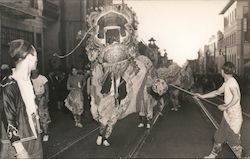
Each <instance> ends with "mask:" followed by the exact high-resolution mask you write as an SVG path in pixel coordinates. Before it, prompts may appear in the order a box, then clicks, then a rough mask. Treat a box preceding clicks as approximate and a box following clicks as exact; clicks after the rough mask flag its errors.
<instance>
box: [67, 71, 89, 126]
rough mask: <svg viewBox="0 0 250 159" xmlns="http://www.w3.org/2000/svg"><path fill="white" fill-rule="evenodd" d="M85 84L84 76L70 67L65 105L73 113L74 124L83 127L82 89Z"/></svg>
mask: <svg viewBox="0 0 250 159" xmlns="http://www.w3.org/2000/svg"><path fill="white" fill-rule="evenodd" d="M84 85H85V81H84V76H83V75H80V74H78V71H77V68H75V67H72V68H71V75H69V77H68V80H67V89H68V90H69V91H70V92H69V95H68V96H67V98H66V99H65V101H64V102H65V106H66V107H67V108H68V109H69V110H70V111H71V112H72V113H73V116H74V120H75V126H77V127H83V125H82V123H81V115H82V113H83V94H82V89H83V86H84Z"/></svg>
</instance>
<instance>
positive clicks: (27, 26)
mask: <svg viewBox="0 0 250 159" xmlns="http://www.w3.org/2000/svg"><path fill="white" fill-rule="evenodd" d="M51 1H52V0H1V2H0V13H1V15H0V26H1V27H0V28H1V32H0V37H1V38H0V39H1V40H0V47H1V49H0V50H1V52H0V65H2V64H4V63H5V64H9V65H12V66H13V65H14V64H13V63H11V59H10V56H9V54H8V49H9V47H8V43H9V42H10V41H12V40H15V39H25V40H27V41H29V42H30V43H31V44H33V45H34V46H35V48H36V50H37V52H38V69H39V70H40V71H41V72H42V73H44V72H45V70H46V66H47V64H46V62H47V51H46V50H45V48H47V47H46V42H47V41H50V43H51V44H53V45H56V41H52V38H51V37H49V36H46V32H47V31H48V30H50V29H51V26H50V25H49V23H48V21H49V19H50V20H51V19H58V16H59V13H58V6H57V5H53V3H51ZM51 6H52V8H51ZM53 6H54V7H53ZM52 42H53V43H52Z"/></svg>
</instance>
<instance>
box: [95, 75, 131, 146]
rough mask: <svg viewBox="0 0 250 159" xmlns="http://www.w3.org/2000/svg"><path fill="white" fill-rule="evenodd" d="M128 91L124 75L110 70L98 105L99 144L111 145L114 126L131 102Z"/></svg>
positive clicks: (97, 141) (97, 142)
mask: <svg viewBox="0 0 250 159" xmlns="http://www.w3.org/2000/svg"><path fill="white" fill-rule="evenodd" d="M127 93H128V92H127V83H126V81H125V80H124V79H123V77H122V76H120V75H119V74H115V73H112V72H109V73H108V74H107V76H106V78H105V79H104V82H103V85H102V89H101V94H102V99H101V101H100V105H99V107H98V110H99V113H100V116H99V124H100V128H99V136H98V137H97V140H96V144H97V145H101V144H102V143H103V145H104V146H109V145H110V143H109V141H108V139H109V137H110V135H111V133H112V131H113V127H114V125H115V124H116V122H117V120H118V119H119V117H120V116H121V114H122V113H123V112H124V109H126V108H127V105H128V103H129V99H128V98H125V97H126V96H127ZM123 108H124V109H123Z"/></svg>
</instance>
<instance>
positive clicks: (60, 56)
mask: <svg viewBox="0 0 250 159" xmlns="http://www.w3.org/2000/svg"><path fill="white" fill-rule="evenodd" d="M93 28H94V27H91V28H89V30H87V32H86V33H85V34H84V36H83V37H82V39H81V40H80V41H79V43H78V44H77V45H76V46H75V47H74V48H73V49H72V50H71V51H70V52H69V53H67V54H66V55H58V54H57V53H54V54H53V56H56V57H58V58H60V59H63V58H65V57H68V56H69V55H71V54H72V53H74V52H75V51H76V49H77V48H78V47H79V46H80V45H81V43H82V42H83V40H84V39H85V38H86V36H87V35H88V33H89V32H90V31H91V30H92V29H93Z"/></svg>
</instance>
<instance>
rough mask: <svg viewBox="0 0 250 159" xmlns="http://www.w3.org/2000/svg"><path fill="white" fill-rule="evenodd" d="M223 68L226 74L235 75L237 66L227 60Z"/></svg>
mask: <svg viewBox="0 0 250 159" xmlns="http://www.w3.org/2000/svg"><path fill="white" fill-rule="evenodd" d="M221 69H222V70H223V71H224V73H226V74H230V75H233V74H234V73H235V66H234V64H233V63H232V62H225V63H224V65H223V66H222V68H221Z"/></svg>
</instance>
